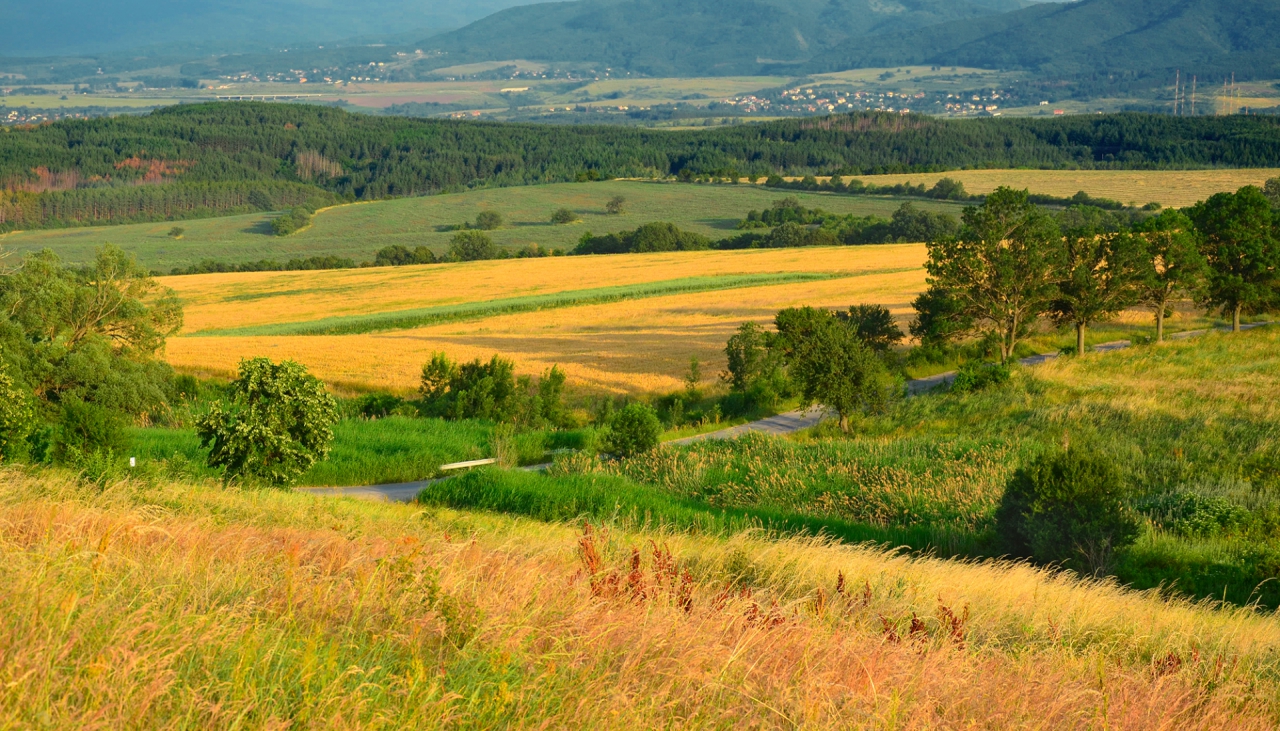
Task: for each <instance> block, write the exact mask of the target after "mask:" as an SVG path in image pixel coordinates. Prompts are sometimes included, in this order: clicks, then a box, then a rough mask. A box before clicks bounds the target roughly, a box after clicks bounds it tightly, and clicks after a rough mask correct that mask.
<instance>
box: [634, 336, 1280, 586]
mask: <svg viewBox="0 0 1280 731" xmlns="http://www.w3.org/2000/svg"><path fill="white" fill-rule="evenodd" d="M1277 353H1280V329H1268V330H1258V331H1252V332H1249V333H1245V334H1242V335H1239V336H1229V335H1212V336H1207V337H1204V338H1200V339H1197V340H1194V341H1190V342H1184V343H1176V344H1170V345H1166V346H1163V347H1147V348H1135V349H1134V350H1131V351H1128V352H1123V353H1117V354H1108V355H1096V356H1089V357H1086V358H1085V359H1083V360H1076V359H1064V360H1063V361H1061V362H1058V363H1054V364H1049V365H1045V366H1039V367H1037V368H1035V369H1033V370H1027V371H1025V372H1023V373H1021V374H1019V376H1018V377H1017V378H1016V379H1015V381H1014V382H1013V383H1012V384H1011V385H1010V386H1008V387H1006V388H1002V389H997V390H994V391H991V392H988V393H982V394H978V395H974V396H969V397H959V396H952V395H937V396H926V397H922V398H916V399H910V400H908V401H907V402H904V403H903V404H902V405H901V406H900V407H899V408H898V409H896V410H895V411H894V412H893V413H892V414H890V415H889V416H886V417H884V418H880V419H876V420H871V421H868V422H865V423H864V424H862V425H861V427H860V431H861V433H860V434H858V435H857V436H855V437H853V438H851V439H848V440H844V439H833V440H827V439H815V440H813V441H811V442H809V443H793V442H787V441H780V440H774V439H767V438H763V437H755V438H749V439H745V440H739V441H735V442H721V443H703V444H696V445H690V446H688V447H684V448H680V449H677V450H667V451H664V452H661V453H657V454H655V455H653V456H650V457H647V458H643V459H638V460H634V461H632V462H630V463H625V464H624V465H622V466H621V467H620V468H617V469H615V470H614V471H615V472H618V473H620V474H622V475H625V476H628V477H630V478H632V479H633V480H635V481H637V482H640V483H643V484H650V485H654V486H658V487H660V488H661V489H663V490H665V491H667V492H668V493H670V494H674V495H676V496H679V497H682V498H694V499H698V500H702V501H707V502H709V503H711V504H712V505H716V506H725V507H737V508H748V507H749V508H753V509H765V510H772V511H778V512H786V513H793V514H803V515H811V516H825V517H830V518H833V519H837V520H841V521H845V522H849V523H856V524H863V525H871V526H878V527H880V528H883V529H886V530H890V531H912V530H917V531H918V530H925V529H927V530H929V531H931V534H929V535H927V536H925V538H926V539H927V542H924V543H921V542H919V541H920V540H921V539H920V538H918V537H917V538H915V539H911V538H909V537H908V536H907V535H906V534H905V533H904V534H903V535H902V540H903V542H905V543H908V544H909V545H913V546H915V547H917V548H928V547H936V548H939V549H941V550H943V551H944V552H947V553H948V555H950V553H952V552H955V553H962V554H965V553H968V554H979V555H981V554H983V553H984V552H986V551H990V550H994V546H993V544H992V543H991V539H990V533H991V530H992V527H993V512H994V509H995V507H996V505H997V504H998V503H999V500H1000V496H1001V494H1002V493H1003V488H1004V485H1005V483H1006V482H1007V480H1008V478H1009V476H1010V474H1011V473H1012V470H1013V469H1015V468H1016V467H1017V466H1018V465H1019V464H1020V463H1022V462H1024V461H1025V460H1027V459H1028V458H1030V457H1031V456H1032V455H1034V454H1037V453H1039V452H1041V451H1042V450H1044V449H1046V448H1050V447H1053V446H1056V445H1059V444H1061V442H1062V440H1063V439H1064V438H1069V439H1070V443H1071V444H1072V445H1073V447H1074V448H1083V449H1097V450H1100V451H1102V452H1105V453H1107V454H1110V455H1111V456H1113V457H1114V458H1115V459H1116V460H1117V462H1118V463H1120V464H1121V465H1122V466H1123V468H1124V469H1125V470H1126V471H1127V472H1128V473H1129V475H1130V477H1131V480H1132V482H1133V483H1134V485H1135V487H1136V488H1137V490H1138V495H1137V497H1136V500H1137V502H1138V504H1141V503H1143V502H1144V501H1148V500H1154V501H1157V503H1158V502H1159V500H1160V499H1161V498H1162V496H1187V495H1190V496H1194V497H1197V498H1203V499H1209V500H1213V501H1218V502H1217V504H1219V505H1224V504H1225V505H1228V506H1237V509H1244V510H1247V511H1250V512H1251V514H1252V516H1253V518H1251V519H1250V521H1246V522H1245V523H1242V524H1229V523H1224V524H1223V525H1222V526H1221V527H1220V528H1215V529H1211V530H1208V531H1207V532H1205V531H1202V532H1199V533H1193V534H1185V533H1184V532H1183V529H1182V528H1178V527H1177V525H1175V524H1172V523H1170V522H1168V521H1166V520H1165V518H1158V519H1159V520H1160V521H1161V523H1160V526H1162V527H1158V528H1157V527H1154V526H1153V528H1152V530H1151V531H1149V532H1148V534H1147V535H1146V537H1145V538H1144V539H1143V540H1142V541H1140V543H1139V544H1138V546H1137V547H1136V548H1135V550H1134V551H1133V552H1132V553H1131V554H1130V556H1129V558H1128V559H1126V560H1125V561H1124V562H1122V564H1121V565H1120V566H1119V568H1118V570H1119V572H1120V575H1121V577H1122V578H1123V579H1125V580H1126V581H1132V582H1134V583H1135V584H1137V585H1140V586H1154V585H1157V584H1159V583H1161V582H1166V583H1167V582H1169V581H1172V580H1175V579H1176V580H1177V581H1178V583H1179V585H1180V586H1181V587H1182V588H1183V589H1185V590H1187V591H1190V592H1192V593H1194V594H1197V595H1201V596H1204V595H1209V596H1218V597H1222V596H1224V594H1225V596H1226V597H1228V598H1230V599H1232V600H1233V601H1238V602H1247V601H1250V600H1251V599H1254V598H1260V599H1261V600H1262V601H1263V602H1264V603H1265V604H1267V605H1269V606H1277V605H1280V591H1277V590H1275V589H1273V588H1272V584H1273V583H1274V582H1267V583H1264V584H1263V586H1262V587H1261V593H1255V588H1257V587H1258V585H1259V583H1260V582H1263V581H1264V580H1265V579H1267V578H1268V577H1270V576H1273V572H1274V567H1275V565H1276V564H1277V558H1276V557H1277V555H1280V540H1277V538H1276V533H1275V529H1274V521H1275V514H1276V512H1277V508H1278V506H1277V503H1276V500H1275V498H1274V497H1273V492H1272V491H1273V490H1274V484H1275V483H1274V479H1275V478H1274V470H1275V465H1276V464H1277V461H1278V460H1280V451H1278V450H1277V445H1278V444H1280V431H1278V428H1277V424H1280V411H1278V409H1280V407H1278V406H1277V405H1278V404H1280V360H1278V357H1277ZM1157 517H1158V516H1157Z"/></svg>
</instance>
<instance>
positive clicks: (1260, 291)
mask: <svg viewBox="0 0 1280 731" xmlns="http://www.w3.org/2000/svg"><path fill="white" fill-rule="evenodd" d="M1189 215H1190V218H1191V220H1192V221H1193V222H1194V223H1195V226H1196V233H1197V235H1198V237H1199V244H1200V251H1201V253H1203V254H1204V257H1205V259H1206V260H1207V261H1208V264H1209V277H1208V283H1207V287H1206V288H1205V290H1204V292H1203V294H1202V295H1201V301H1202V302H1203V303H1204V304H1205V305H1208V306H1210V307H1214V308H1218V309H1220V310H1221V311H1222V312H1223V314H1229V315H1230V316H1231V329H1232V330H1233V331H1235V332H1239V331H1240V315H1241V314H1245V313H1249V312H1254V311H1257V310H1259V309H1262V308H1263V307H1265V306H1267V305H1268V304H1270V303H1271V302H1273V301H1274V299H1275V297H1276V288H1277V284H1280V241H1277V236H1276V231H1275V221H1274V220H1273V215H1272V211H1271V203H1270V202H1269V201H1268V200H1267V197H1266V196H1265V195H1263V193H1262V191H1260V190H1258V189H1257V188H1255V187H1253V186H1246V187H1244V188H1241V189H1240V190H1239V191H1237V192H1235V193H1218V194H1216V195H1214V196H1212V197H1210V198H1209V199H1208V200H1206V201H1202V202H1200V203H1197V204H1196V205H1195V206H1193V207H1192V208H1191V210H1190V211H1189Z"/></svg>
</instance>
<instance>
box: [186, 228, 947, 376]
mask: <svg viewBox="0 0 1280 731" xmlns="http://www.w3.org/2000/svg"><path fill="white" fill-rule="evenodd" d="M923 253H924V250H923V247H922V246H918V245H913V246H904V247H898V246H895V247H865V248H854V249H849V248H842V249H826V250H820V249H812V250H805V251H804V252H799V251H787V252H743V254H746V255H745V256H744V255H741V254H735V255H732V256H729V258H728V260H726V258H725V257H726V256H727V255H726V254H723V253H717V254H713V255H704V254H701V253H695V254H686V255H682V256H663V255H639V256H635V257H630V256H629V257H597V258H591V259H567V260H565V262H566V263H568V264H572V265H576V266H578V267H580V268H581V269H582V270H583V273H584V276H586V277H593V276H597V275H599V274H600V272H598V271H595V272H593V271H592V270H593V269H595V268H597V267H603V266H606V265H611V266H616V265H613V264H612V260H613V259H628V260H630V261H629V262H624V263H622V266H619V267H618V269H617V271H619V272H625V273H626V274H627V275H628V276H635V277H642V276H646V275H647V276H649V277H652V278H654V279H667V278H670V277H672V276H677V274H676V272H692V271H705V269H702V268H700V267H701V265H702V264H703V259H704V258H705V259H706V260H707V264H708V265H710V266H718V267H724V271H739V270H743V269H744V268H746V267H748V266H757V265H759V266H762V267H770V268H766V269H763V270H764V271H786V270H787V268H788V267H795V268H796V269H797V270H800V271H822V270H823V269H822V268H820V267H835V266H841V265H843V266H844V267H846V268H847V269H854V268H855V266H866V267H867V268H868V269H871V270H875V269H880V268H881V267H883V266H885V265H886V264H888V265H892V264H894V263H896V264H898V265H902V264H903V263H906V262H916V263H917V264H918V263H919V262H920V261H922V259H923ZM759 254H768V256H760V255H759ZM646 256H649V257H651V259H652V260H654V265H653V266H644V265H645V264H646ZM527 263H529V262H527V261H513V262H505V263H503V265H502V266H500V267H494V268H493V269H491V270H490V271H495V270H496V271H505V274H504V276H506V277H511V278H514V277H515V276H516V275H518V274H519V273H520V271H521V269H522V268H523V267H524V266H525V265H526V264H527ZM557 263H558V262H557ZM663 263H665V264H667V266H665V267H664V266H659V264H663ZM428 269H429V268H428ZM717 271H719V270H717ZM924 278H925V274H924V271H923V269H912V270H909V271H906V272H900V273H893V274H868V275H864V276H857V277H852V278H848V279H836V280H828V281H820V282H811V283H803V284H785V285H772V286H765V287H754V288H750V289H736V290H727V291H721V292H704V293H697V294H681V295H672V296H666V297H653V298H648V299H640V300H630V301H624V302H616V303H610V304H601V305H588V306H581V307H571V308H564V309H555V310H546V311H541V312H529V313H521V314H513V315H502V316H497V317H490V318H487V319H484V320H480V321H478V322H463V323H448V324H442V325H435V326H431V327H424V328H419V329H416V330H407V331H396V332H387V333H372V334H361V335H323V336H287V337H282V336H272V337H187V338H173V339H171V340H170V341H169V346H168V357H169V360H170V362H171V363H173V364H174V365H175V366H177V367H179V368H182V369H185V370H191V371H198V372H205V373H217V374H229V373H231V372H233V371H234V369H235V366H236V364H237V363H238V362H239V360H240V358H242V357H251V356H257V355H266V356H269V357H271V358H275V359H280V358H292V359H294V360H297V361H298V362H300V363H303V364H305V365H306V366H308V367H309V368H310V369H311V370H312V372H313V373H315V374H316V375H317V376H319V377H320V378H322V379H324V380H326V381H328V382H330V383H334V384H339V385H344V386H348V387H354V388H367V387H376V388H382V389H391V390H394V391H408V390H412V389H414V388H416V387H417V384H418V380H419V377H420V375H421V368H422V364H423V363H425V362H426V361H427V360H428V359H429V358H430V356H431V354H432V353H433V352H436V351H443V352H447V353H449V354H450V355H451V356H452V357H454V358H464V359H470V358H477V357H478V358H488V357H489V356H491V355H493V354H495V353H500V354H502V355H503V356H504V357H508V358H512V359H514V360H515V362H516V366H517V369H518V371H519V372H521V373H528V374H535V375H536V374H540V373H542V372H543V371H544V370H546V369H547V368H550V367H551V366H552V365H559V366H560V367H561V368H562V369H563V370H564V371H565V373H566V375H567V376H568V377H569V379H570V381H571V382H573V383H574V384H575V385H577V386H579V387H585V388H587V389H589V390H605V391H612V392H633V393H634V392H657V391H670V390H674V389H677V388H679V387H680V385H681V383H682V380H681V379H682V378H683V375H684V373H685V372H686V371H687V369H688V365H689V358H690V356H697V357H698V358H699V359H700V360H701V361H702V363H703V364H704V365H703V372H704V374H706V376H707V377H708V378H711V377H714V375H715V374H716V373H717V372H719V371H720V370H721V369H723V367H724V365H725V364H724V355H723V348H724V343H725V341H726V340H727V339H728V337H729V335H730V334H732V332H733V330H734V329H735V328H737V327H738V325H740V324H741V323H743V322H745V321H747V320H754V321H758V322H767V321H768V320H770V319H772V317H773V316H774V314H775V313H776V312H777V311H778V310H779V309H781V308H783V307H789V306H800V305H816V306H830V307H847V306H849V305H851V304H857V303H876V304H883V305H886V306H888V307H889V308H890V309H891V310H892V311H893V312H894V313H895V314H896V315H897V316H898V317H899V319H900V320H902V321H903V322H904V327H905V321H906V320H907V319H909V317H910V304H911V300H912V299H913V298H914V297H915V296H916V294H917V293H918V292H920V291H921V290H922V289H923V288H924ZM604 281H617V280H604ZM638 281H643V280H638ZM375 296H376V295H375ZM495 296H497V295H495ZM260 306H261V305H260ZM342 306H345V305H342ZM195 316H196V317H206V316H205V315H201V314H200V310H199V309H198V308H197V309H196V311H195ZM188 317H189V318H190V317H191V315H189V316H188ZM207 321H209V322H213V321H215V320H213V319H209V320H207ZM223 322H227V323H231V322H234V321H233V320H230V319H229V318H228V319H227V320H224V321H223ZM237 324H238V323H237Z"/></svg>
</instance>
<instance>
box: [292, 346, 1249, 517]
mask: <svg viewBox="0 0 1280 731" xmlns="http://www.w3.org/2000/svg"><path fill="white" fill-rule="evenodd" d="M1270 324H1272V323H1270V322H1255V323H1253V324H1251V325H1241V326H1240V328H1241V329H1242V330H1252V329H1253V328H1255V327H1263V326H1264V325H1270ZM1218 329H1219V330H1224V329H1226V328H1218ZM1209 332H1212V331H1211V330H1188V331H1185V332H1180V333H1173V334H1172V335H1169V336H1168V339H1169V340H1185V339H1187V338H1194V337H1197V336H1200V335H1205V334H1207V333H1209ZM1130 345H1132V343H1130V342H1129V341H1128V340H1114V341H1112V342H1109V343H1099V344H1098V345H1095V346H1093V347H1092V350H1093V351H1094V352H1095V353H1113V352H1115V351H1118V350H1124V349H1125V348H1128V347H1129V346H1130ZM1057 357H1058V354H1057V353H1045V354H1043V355H1033V356H1031V357H1029V358H1023V359H1021V360H1019V361H1018V362H1019V363H1021V364H1022V365H1025V366H1034V365H1039V364H1041V363H1046V362H1048V361H1051V360H1054V359H1056V358H1057ZM955 377H956V373H955V371H950V372H948V373H939V374H938V375H936V376H929V377H928V378H917V379H915V380H913V381H908V382H907V393H908V394H909V395H912V396H916V395H918V394H922V393H928V392H929V391H932V390H933V389H935V388H937V387H939V386H942V385H946V384H950V383H951V382H952V381H954V380H955ZM828 416H829V412H827V410H826V409H823V408H822V407H813V408H809V409H800V410H797V411H788V412H787V413H785V414H778V415H777V416H770V417H769V418H767V419H761V420H759V421H753V422H751V423H749V424H739V425H738V426H732V427H729V428H727V429H721V430H719V431H713V432H708V433H706V434H699V435H697V436H693V437H685V438H684V439H673V440H671V441H669V442H665V444H691V443H693V442H701V441H706V440H709V439H734V438H736V437H740V436H742V435H743V434H747V433H752V432H754V433H759V434H775V435H786V434H794V433H796V432H798V431H801V430H804V429H808V428H809V427H813V426H817V425H818V424H819V423H821V422H822V420H823V419H826V418H828ZM546 467H547V465H537V466H535V467H526V468H525V469H530V470H537V469H545V468H546ZM441 479H446V478H441ZM439 481H440V480H438V479H437V480H421V481H419V482H404V483H400V484H397V485H373V486H370V487H302V488H298V491H299V492H307V493H311V494H312V495H322V496H325V497H357V498H365V499H369V500H388V501H391V502H401V503H407V502H412V501H413V499H414V498H415V497H417V495H418V493H419V492H421V491H422V489H423V488H425V487H427V486H428V485H432V484H434V483H436V482H439Z"/></svg>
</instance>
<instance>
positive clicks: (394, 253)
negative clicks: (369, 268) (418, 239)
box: [373, 244, 436, 267]
mask: <svg viewBox="0 0 1280 731" xmlns="http://www.w3.org/2000/svg"><path fill="white" fill-rule="evenodd" d="M435 263H436V255H435V253H434V252H432V251H431V249H428V248H427V247H425V246H419V247H418V248H416V249H414V250H413V251H410V250H409V248H408V247H405V246H401V245H399V244H394V245H392V246H384V247H383V248H381V249H378V253H377V254H375V255H374V257H373V265H374V266H376V267H402V266H410V265H413V264H435Z"/></svg>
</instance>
